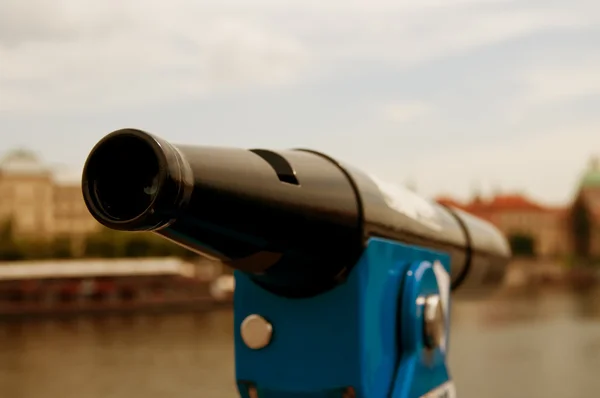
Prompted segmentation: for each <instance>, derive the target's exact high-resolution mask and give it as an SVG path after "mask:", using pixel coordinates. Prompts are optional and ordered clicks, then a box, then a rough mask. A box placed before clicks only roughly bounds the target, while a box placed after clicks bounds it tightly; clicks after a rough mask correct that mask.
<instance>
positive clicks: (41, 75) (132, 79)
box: [0, 0, 586, 112]
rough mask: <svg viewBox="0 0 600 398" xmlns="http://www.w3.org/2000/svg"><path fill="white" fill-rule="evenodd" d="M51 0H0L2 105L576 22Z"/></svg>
mask: <svg viewBox="0 0 600 398" xmlns="http://www.w3.org/2000/svg"><path fill="white" fill-rule="evenodd" d="M49 4H50V3H49V2H47V1H43V0H21V1H19V0H5V1H3V2H2V3H1V4H0V111H25V112H27V111H35V110H53V109H54V110H56V109H65V110H80V109H86V108H87V109H106V108H111V107H123V106H127V105H132V104H137V105H143V104H144V103H147V102H157V101H169V100H174V99H186V98H198V97H204V96H208V95H211V94H215V93H220V92H223V91H225V92H231V91H236V90H240V89H247V88H252V87H265V86H266V87H269V86H279V85H287V84H293V83H297V82H302V81H307V80H310V79H311V78H314V77H316V76H328V75H334V74H337V73H340V72H344V71H345V70H348V69H352V68H354V66H353V65H354V64H355V62H357V61H369V60H377V61H378V62H391V63H393V64H395V65H397V67H398V68H402V67H410V66H415V65H418V64H419V63H420V62H426V61H428V60H432V59H435V58H436V57H441V56H448V55H452V54H456V53H460V52H463V51H467V50H469V49H472V48H477V47H480V46H485V45H489V44H493V43H497V42H500V41H503V40H508V39H512V38H516V37H520V36H523V35H527V34H530V33H532V32H535V31H538V30H542V29H548V28H556V27H572V26H580V25H581V24H584V23H585V22H586V21H585V20H584V19H582V18H583V17H582V15H580V14H574V13H569V10H568V9H566V10H556V9H554V10H553V9H549V8H548V7H541V8H527V7H516V6H515V5H514V3H513V2H509V1H502V0H452V1H450V0H447V1H441V0H427V1H417V0H410V1H392V0H372V1H366V0H365V1H341V0H331V1H326V2H323V1H314V0H310V1H308V0H307V1H299V0H290V1H289V2H278V1H274V0H256V1H253V2H252V3H251V4H249V3H248V2H246V1H242V0H223V1H204V2H198V1H192V0H173V1H170V2H165V1H158V0H147V1H143V2H142V1H139V0H122V1H120V2H118V3H113V2H93V1H91V0H56V1H53V2H52V6H51V7H50V6H49ZM499 4H500V5H501V6H499Z"/></svg>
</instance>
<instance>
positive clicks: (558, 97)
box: [524, 58, 600, 105]
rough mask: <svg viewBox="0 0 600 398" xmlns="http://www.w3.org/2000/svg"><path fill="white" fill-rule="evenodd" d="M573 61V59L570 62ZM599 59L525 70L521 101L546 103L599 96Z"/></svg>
mask: <svg viewBox="0 0 600 398" xmlns="http://www.w3.org/2000/svg"><path fill="white" fill-rule="evenodd" d="M573 61H574V60H573ZM598 71H600V58H597V59H594V60H589V59H588V60H585V61H582V60H578V61H577V62H576V63H575V62H573V63H572V64H571V65H558V66H553V65H551V66H545V67H540V68H536V69H533V70H530V71H528V73H527V74H526V75H525V77H524V80H525V84H526V86H527V88H526V90H527V92H526V94H525V101H526V102H527V103H530V104H542V105H543V104H548V103H554V102H562V101H570V100H573V99H577V98H580V97H584V96H589V95H599V94H600V73H598Z"/></svg>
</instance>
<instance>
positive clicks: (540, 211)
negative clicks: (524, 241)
mask: <svg viewBox="0 0 600 398" xmlns="http://www.w3.org/2000/svg"><path fill="white" fill-rule="evenodd" d="M575 188H576V189H575V195H574V198H573V200H572V201H571V203H569V204H567V205H566V206H564V207H562V208H557V207H550V206H546V205H543V204H541V203H537V202H535V201H534V200H532V199H530V198H528V197H527V196H526V195H522V194H510V195H494V196H492V197H490V198H482V197H481V196H479V195H475V196H474V198H473V199H472V200H470V201H469V202H466V203H462V202H459V201H456V200H454V199H453V198H449V197H440V198H438V199H437V201H438V202H439V203H442V204H445V205H450V206H454V207H457V208H460V209H463V210H465V211H467V212H469V213H472V214H474V215H476V216H478V217H481V218H484V219H486V220H488V221H490V222H491V223H493V224H494V225H496V226H497V227H498V228H499V229H500V230H501V231H502V232H503V233H504V234H506V235H507V236H508V237H509V238H511V237H515V236H527V237H530V238H531V239H532V240H533V242H534V248H535V254H536V255H537V256H539V257H560V256H564V255H567V254H573V253H579V254H583V255H586V256H589V257H593V258H600V161H599V160H598V158H593V159H592V160H591V161H590V164H589V166H588V168H587V169H586V170H585V171H584V173H583V175H582V177H581V178H580V179H579V182H578V185H577V186H576V187H575ZM578 246H581V247H578Z"/></svg>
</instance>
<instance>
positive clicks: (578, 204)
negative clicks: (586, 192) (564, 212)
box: [570, 195, 592, 260]
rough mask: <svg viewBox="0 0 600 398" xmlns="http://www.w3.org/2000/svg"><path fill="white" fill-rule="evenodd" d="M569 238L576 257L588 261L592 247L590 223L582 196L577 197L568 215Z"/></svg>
mask: <svg viewBox="0 0 600 398" xmlns="http://www.w3.org/2000/svg"><path fill="white" fill-rule="evenodd" d="M570 221H571V238H572V240H573V251H574V254H575V256H576V257H578V258H579V259H582V260H589V258H590V254H591V253H590V251H591V246H592V221H591V217H590V213H589V210H588V208H587V206H586V203H585V200H584V198H583V196H582V195H579V196H578V197H577V199H576V200H575V202H574V203H573V206H572V207H571V214H570Z"/></svg>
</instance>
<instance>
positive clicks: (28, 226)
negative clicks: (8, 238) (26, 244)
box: [0, 150, 98, 238]
mask: <svg viewBox="0 0 600 398" xmlns="http://www.w3.org/2000/svg"><path fill="white" fill-rule="evenodd" d="M0 221H11V223H12V228H13V232H14V233H15V234H16V235H19V236H27V237H34V238H54V237H57V236H63V235H66V236H73V235H76V236H81V235H83V234H86V233H89V232H92V231H94V230H95V229H96V228H97V227H98V223H97V222H96V221H95V220H94V219H93V218H92V216H91V215H90V214H89V212H88V211H87V210H86V207H85V204H84V202H83V197H82V194H81V186H80V181H79V176H76V175H67V174H64V173H56V172H54V171H53V170H52V169H51V168H50V167H49V166H48V165H46V164H44V163H43V162H42V161H41V159H39V158H38V157H37V156H36V155H35V154H34V153H32V152H30V151H26V150H17V151H13V152H11V153H9V154H7V155H6V156H4V157H3V158H2V159H0Z"/></svg>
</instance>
